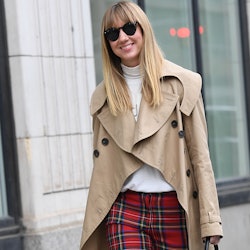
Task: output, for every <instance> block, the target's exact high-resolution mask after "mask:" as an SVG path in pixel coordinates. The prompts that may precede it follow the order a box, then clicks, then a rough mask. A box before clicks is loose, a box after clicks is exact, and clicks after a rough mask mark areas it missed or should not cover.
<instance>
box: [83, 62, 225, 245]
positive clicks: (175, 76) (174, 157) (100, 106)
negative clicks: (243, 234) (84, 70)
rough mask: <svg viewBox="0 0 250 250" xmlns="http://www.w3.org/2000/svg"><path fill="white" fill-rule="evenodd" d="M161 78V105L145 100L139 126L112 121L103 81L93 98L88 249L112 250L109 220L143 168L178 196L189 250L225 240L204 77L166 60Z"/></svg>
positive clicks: (123, 118) (126, 118) (125, 118)
mask: <svg viewBox="0 0 250 250" xmlns="http://www.w3.org/2000/svg"><path fill="white" fill-rule="evenodd" d="M162 79H163V82H162V93H163V102H162V104H161V105H160V106H159V107H157V108H156V109H153V108H152V107H150V106H149V105H148V104H147V103H146V102H145V100H144V99H142V101H141V106H140V111H139V116H138V120H137V122H135V119H134V116H133V114H132V112H127V113H125V114H123V115H119V116H117V117H114V116H112V114H111V113H110V110H109V108H108V105H107V102H106V98H107V96H106V92H105V87H104V84H103V83H101V84H99V85H98V86H97V88H96V90H95V92H94V94H93V96H92V101H91V114H92V115H93V132H94V139H93V146H94V153H93V157H94V168H93V173H92V178H91V184H90V189H89V196H88V202H87V207H86V213H85V219H84V224H83V231H82V239H81V246H80V249H81V250H105V249H108V247H107V244H106V236H105V227H104V218H105V216H106V215H107V213H108V211H109V210H110V208H111V206H112V204H113V202H114V201H115V199H116V197H117V195H118V194H119V192H120V190H121V188H122V186H123V183H124V182H125V180H126V179H127V178H128V176H130V175H131V174H132V173H133V172H135V171H136V170H137V169H138V168H140V167H141V166H142V165H143V163H146V164H148V165H150V166H152V167H155V168H157V169H159V170H160V171H161V173H162V174H163V176H164V177H165V179H166V181H167V182H168V183H170V184H171V185H172V186H173V187H174V189H175V190H176V192H177V196H178V200H179V202H180V204H181V205H182V207H183V208H184V210H185V212H186V220H187V229H188V240H189V249H190V250H201V249H203V245H202V237H205V236H210V235H221V236H222V226H221V218H220V213H219V205H218V198H217V191H216V186H215V180H214V173H213V170H212V165H211V161H210V157H209V150H208V145H207V128H206V120H205V114H204V107H203V101H202V97H201V78H200V76H199V75H198V74H197V73H193V72H191V71H189V70H186V69H184V68H182V67H180V66H177V65H175V64H173V63H171V62H169V61H165V64H164V67H163V69H162Z"/></svg>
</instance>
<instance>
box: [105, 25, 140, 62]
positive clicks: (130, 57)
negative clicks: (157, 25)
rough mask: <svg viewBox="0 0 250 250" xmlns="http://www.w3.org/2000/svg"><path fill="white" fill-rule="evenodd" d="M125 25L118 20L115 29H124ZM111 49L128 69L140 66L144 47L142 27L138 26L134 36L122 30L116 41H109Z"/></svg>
mask: <svg viewBox="0 0 250 250" xmlns="http://www.w3.org/2000/svg"><path fill="white" fill-rule="evenodd" d="M124 24H125V23H124V22H123V21H121V20H118V21H117V22H116V24H115V25H114V28H119V27H122V26H123V25H124ZM109 44H110V47H111V49H112V51H113V52H114V54H115V55H116V56H118V57H119V58H120V59H121V63H122V64H124V65H126V66H128V67H135V66H137V65H139V63H140V61H139V56H140V52H141V50H142V46H143V37H142V30H141V28H140V25H137V26H136V32H135V34H134V35H132V36H129V35H127V34H126V33H125V32H124V31H123V30H122V29H120V33H119V37H118V39H117V40H116V41H109Z"/></svg>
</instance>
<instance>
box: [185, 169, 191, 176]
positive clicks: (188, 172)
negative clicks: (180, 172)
mask: <svg viewBox="0 0 250 250" xmlns="http://www.w3.org/2000/svg"><path fill="white" fill-rule="evenodd" d="M186 173H187V177H189V176H190V175H191V170H190V169H188V170H187V172H186Z"/></svg>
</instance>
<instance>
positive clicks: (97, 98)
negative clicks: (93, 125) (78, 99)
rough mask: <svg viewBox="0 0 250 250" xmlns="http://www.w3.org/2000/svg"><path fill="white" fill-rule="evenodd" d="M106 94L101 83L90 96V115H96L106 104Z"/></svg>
mask: <svg viewBox="0 0 250 250" xmlns="http://www.w3.org/2000/svg"><path fill="white" fill-rule="evenodd" d="M106 100H107V94H106V89H105V85H104V82H101V83H99V84H98V85H97V87H96V89H95V91H94V92H93V94H92V97H91V101H90V113H91V115H93V114H94V113H96V112H97V111H98V110H99V109H100V108H101V107H102V106H103V105H104V103H105V102H106Z"/></svg>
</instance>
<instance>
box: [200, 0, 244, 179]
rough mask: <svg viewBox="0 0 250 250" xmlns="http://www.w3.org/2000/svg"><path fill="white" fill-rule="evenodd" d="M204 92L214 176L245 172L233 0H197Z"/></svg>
mask: <svg viewBox="0 0 250 250" xmlns="http://www.w3.org/2000/svg"><path fill="white" fill-rule="evenodd" d="M199 4H200V6H199V7H200V23H201V24H202V26H203V27H204V34H203V35H202V36H201V44H202V58H203V61H202V63H203V79H204V93H205V100H206V111H207V120H208V129H209V132H210V136H209V139H210V140H209V142H210V151H211V156H212V160H213V164H214V168H215V174H216V176H217V178H218V179H223V178H232V177H244V176H249V155H248V152H249V147H248V144H249V142H248V131H247V113H246V100H245V93H244V92H245V89H244V88H245V86H244V77H243V76H244V72H243V60H242V47H241V44H242V43H241V34H240V28H241V27H240V22H239V20H240V19H239V7H238V1H237V0H221V1H217V0H201V1H199Z"/></svg>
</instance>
